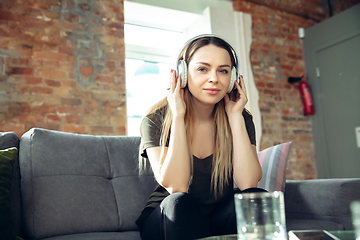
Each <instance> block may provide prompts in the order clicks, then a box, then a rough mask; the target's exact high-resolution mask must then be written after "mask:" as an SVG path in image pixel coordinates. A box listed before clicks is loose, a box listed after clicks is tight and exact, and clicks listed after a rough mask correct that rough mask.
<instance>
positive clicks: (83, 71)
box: [80, 66, 93, 74]
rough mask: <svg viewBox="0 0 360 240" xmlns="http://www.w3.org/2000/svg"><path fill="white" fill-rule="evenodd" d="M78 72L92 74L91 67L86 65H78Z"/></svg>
mask: <svg viewBox="0 0 360 240" xmlns="http://www.w3.org/2000/svg"><path fill="white" fill-rule="evenodd" d="M80 72H81V73H83V74H92V73H93V68H92V67H86V66H80Z"/></svg>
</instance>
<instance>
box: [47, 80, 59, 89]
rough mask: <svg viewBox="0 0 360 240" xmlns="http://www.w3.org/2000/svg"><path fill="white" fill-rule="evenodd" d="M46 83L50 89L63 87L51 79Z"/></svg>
mask: <svg viewBox="0 0 360 240" xmlns="http://www.w3.org/2000/svg"><path fill="white" fill-rule="evenodd" d="M45 83H46V85H48V86H49V87H60V86H61V83H60V82H59V81H55V80H50V79H46V80H45Z"/></svg>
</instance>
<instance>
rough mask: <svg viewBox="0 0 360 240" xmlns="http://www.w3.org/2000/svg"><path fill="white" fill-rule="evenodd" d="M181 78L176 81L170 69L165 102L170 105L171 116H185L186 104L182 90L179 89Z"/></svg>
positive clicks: (173, 72) (174, 74) (173, 71)
mask: <svg viewBox="0 0 360 240" xmlns="http://www.w3.org/2000/svg"><path fill="white" fill-rule="evenodd" d="M180 83H181V78H180V76H178V77H177V79H176V72H175V70H173V69H171V74H170V83H169V86H168V91H169V92H168V95H167V101H168V103H169V105H170V108H171V111H172V114H173V116H174V117H176V116H182V117H184V116H185V113H186V104H185V101H184V89H183V88H181V87H180Z"/></svg>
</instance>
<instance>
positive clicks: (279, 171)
mask: <svg viewBox="0 0 360 240" xmlns="http://www.w3.org/2000/svg"><path fill="white" fill-rule="evenodd" d="M291 145H292V142H286V143H282V144H278V145H275V146H272V147H269V148H267V149H264V150H262V151H261V152H258V158H259V161H260V165H261V169H262V172H263V177H262V179H261V180H260V182H259V184H258V187H259V188H263V189H266V190H267V191H269V192H273V191H282V192H284V191H285V182H286V163H287V160H288V157H289V153H290V149H291Z"/></svg>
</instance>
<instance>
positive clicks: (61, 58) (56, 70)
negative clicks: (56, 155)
mask: <svg viewBox="0 0 360 240" xmlns="http://www.w3.org/2000/svg"><path fill="white" fill-rule="evenodd" d="M123 12H124V10H123V1H122V0H120V1H114V0H113V1H112V0H61V1H60V0H29V1H22V0H0V131H14V132H16V133H17V134H18V135H19V136H21V135H22V134H23V133H24V132H25V131H27V130H29V129H30V128H32V127H42V128H47V129H53V130H60V131H66V132H74V133H87V134H107V135H123V134H126V88H125V66H124V65H125V64H124V62H125V54H124V52H125V48H124V28H123V25H124V14H123Z"/></svg>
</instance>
